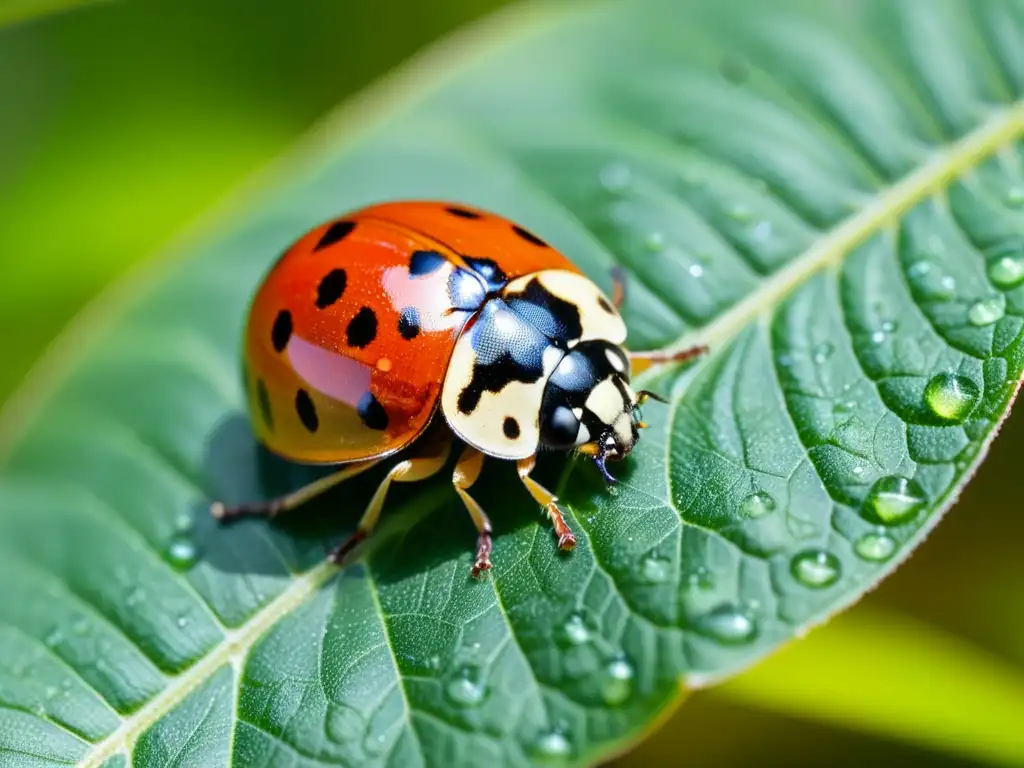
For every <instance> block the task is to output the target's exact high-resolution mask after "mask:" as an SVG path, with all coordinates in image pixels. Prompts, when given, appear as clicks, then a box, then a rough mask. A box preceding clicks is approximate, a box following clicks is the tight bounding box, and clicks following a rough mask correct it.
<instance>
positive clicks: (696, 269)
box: [688, 264, 704, 277]
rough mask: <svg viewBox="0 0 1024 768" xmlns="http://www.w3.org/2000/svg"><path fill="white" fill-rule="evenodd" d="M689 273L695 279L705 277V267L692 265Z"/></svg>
mask: <svg viewBox="0 0 1024 768" xmlns="http://www.w3.org/2000/svg"><path fill="white" fill-rule="evenodd" d="M688 271H689V273H690V274H691V275H693V276H694V277H702V276H703V275H704V267H702V266H701V265H700V264H691V265H690V268H689V270H688Z"/></svg>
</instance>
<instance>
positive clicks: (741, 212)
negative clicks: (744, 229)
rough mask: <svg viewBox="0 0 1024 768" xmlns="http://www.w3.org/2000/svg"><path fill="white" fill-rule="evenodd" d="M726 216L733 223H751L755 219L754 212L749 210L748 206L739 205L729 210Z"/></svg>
mask: <svg viewBox="0 0 1024 768" xmlns="http://www.w3.org/2000/svg"><path fill="white" fill-rule="evenodd" d="M726 215H727V216H728V217H729V218H730V219H732V220H733V221H750V220H751V219H752V218H753V217H754V212H753V211H751V210H750V209H749V208H747V206H745V205H743V204H741V203H737V204H736V205H734V206H732V207H731V208H729V210H728V211H727V212H726Z"/></svg>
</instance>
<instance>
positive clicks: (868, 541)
mask: <svg viewBox="0 0 1024 768" xmlns="http://www.w3.org/2000/svg"><path fill="white" fill-rule="evenodd" d="M853 550H854V552H856V553H857V555H858V556H859V557H861V558H862V559H864V560H870V561H872V562H876V563H880V562H882V561H883V560H888V559H889V558H890V557H892V556H893V553H894V552H895V551H896V541H895V540H894V539H893V538H892V537H891V536H887V535H886V534H884V533H866V534H864V535H863V536H861V537H860V538H859V539H857V543H856V544H854V546H853Z"/></svg>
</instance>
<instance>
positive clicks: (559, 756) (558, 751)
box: [533, 730, 572, 762]
mask: <svg viewBox="0 0 1024 768" xmlns="http://www.w3.org/2000/svg"><path fill="white" fill-rule="evenodd" d="M533 753H534V755H535V756H536V757H538V758H540V759H541V760H542V761H544V762H561V761H562V760H565V759H566V758H568V757H571V756H572V743H571V742H570V741H569V737H568V736H566V735H565V734H564V733H563V732H562V731H560V730H553V731H548V732H547V733H542V734H541V735H540V736H539V737H538V738H537V740H536V741H535V742H534V743H533Z"/></svg>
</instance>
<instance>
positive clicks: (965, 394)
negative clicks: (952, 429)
mask: <svg viewBox="0 0 1024 768" xmlns="http://www.w3.org/2000/svg"><path fill="white" fill-rule="evenodd" d="M979 399H981V390H980V389H979V388H978V385H977V384H975V383H974V382H973V381H972V380H971V379H969V378H967V377H966V376H961V375H960V374H957V373H940V374H938V375H937V376H934V377H933V378H932V379H931V381H929V382H928V384H927V385H926V386H925V388H924V401H925V404H926V405H927V406H928V408H929V409H930V410H931V412H932V413H934V414H935V415H936V416H938V417H939V418H940V419H942V420H943V421H946V422H949V423H951V424H960V423H962V422H963V421H964V420H965V419H966V418H967V416H968V415H969V414H970V412H971V411H972V410H974V407H975V406H976V405H977V404H978V400H979Z"/></svg>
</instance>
